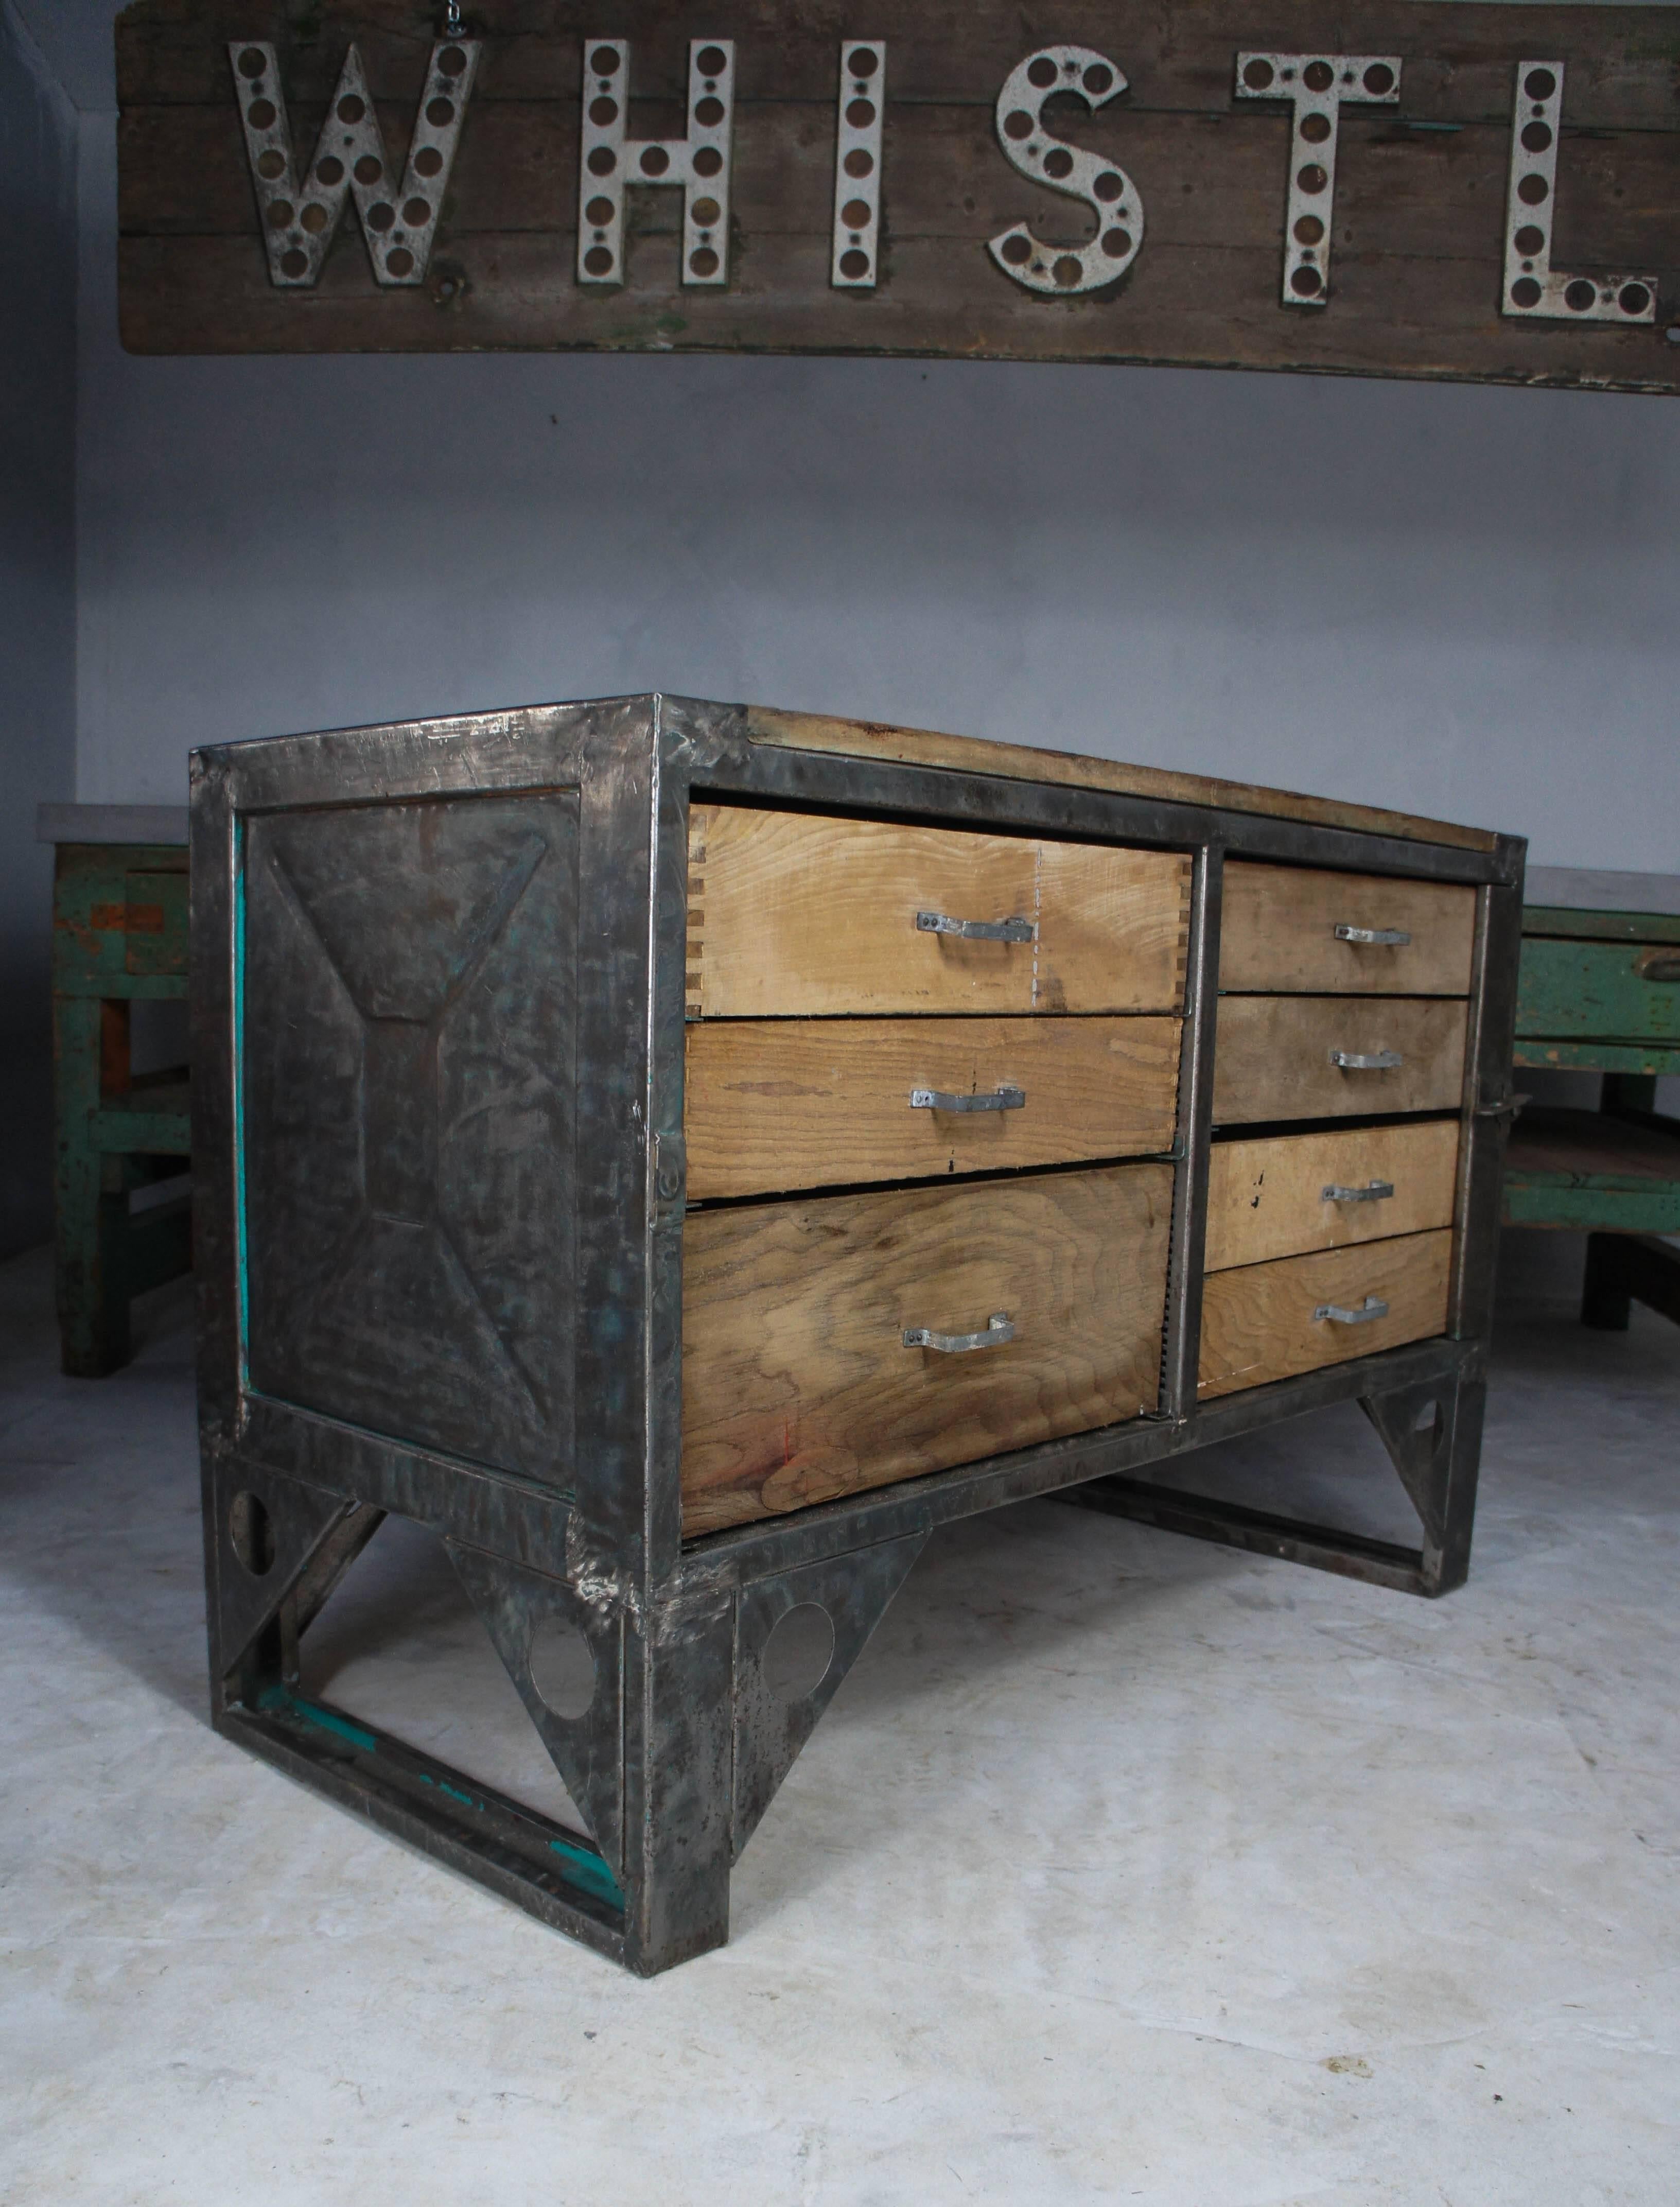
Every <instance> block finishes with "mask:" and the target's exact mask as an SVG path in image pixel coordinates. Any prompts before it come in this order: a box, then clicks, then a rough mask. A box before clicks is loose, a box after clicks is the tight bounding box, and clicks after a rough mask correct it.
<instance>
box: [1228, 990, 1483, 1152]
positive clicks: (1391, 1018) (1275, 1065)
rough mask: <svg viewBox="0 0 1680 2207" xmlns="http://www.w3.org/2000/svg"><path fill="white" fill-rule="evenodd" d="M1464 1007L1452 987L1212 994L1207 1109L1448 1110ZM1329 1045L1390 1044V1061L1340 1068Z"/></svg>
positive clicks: (1311, 1115)
mask: <svg viewBox="0 0 1680 2207" xmlns="http://www.w3.org/2000/svg"><path fill="white" fill-rule="evenodd" d="M1464 1028H1465V1008H1464V1006H1463V1004H1462V1002H1461V1001H1460V1000H1459V999H1458V998H1456V997H1453V996H1222V997H1221V998H1220V1000H1219V1021H1218V1035H1217V1042H1216V1044H1215V1049H1214V1061H1213V1066H1214V1071H1213V1115H1214V1118H1215V1120H1216V1121H1217V1122H1218V1123H1219V1124H1220V1125H1222V1126H1241V1125H1244V1124H1253V1123H1255V1122H1256V1121H1262V1120H1266V1119H1346V1118H1354V1117H1362V1116H1363V1115H1365V1114H1366V1113H1367V1112H1373V1113H1374V1112H1390V1111H1456V1110H1457V1109H1458V1108H1459V1105H1460V1103H1461V1102H1462V1097H1463V1087H1464ZM1332 1050H1345V1051H1347V1052H1348V1053H1349V1054H1350V1055H1353V1056H1359V1057H1373V1056H1380V1055H1381V1054H1383V1053H1384V1052H1385V1051H1390V1052H1393V1053H1394V1054H1395V1055H1396V1056H1398V1057H1399V1059H1400V1061H1401V1062H1400V1063H1399V1064H1398V1065H1396V1066H1390V1067H1386V1068H1380V1069H1378V1068H1372V1069H1369V1070H1365V1069H1355V1070H1348V1069H1344V1068H1342V1067H1341V1066H1338V1065H1337V1064H1336V1062H1334V1060H1333V1059H1332V1057H1331V1056H1330V1053H1331V1051H1332Z"/></svg>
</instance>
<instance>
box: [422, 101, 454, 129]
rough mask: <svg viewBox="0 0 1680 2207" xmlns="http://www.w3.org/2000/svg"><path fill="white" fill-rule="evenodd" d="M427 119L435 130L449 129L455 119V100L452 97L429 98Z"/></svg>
mask: <svg viewBox="0 0 1680 2207" xmlns="http://www.w3.org/2000/svg"><path fill="white" fill-rule="evenodd" d="M426 120H427V122H428V123H430V124H431V126H432V128H433V129H434V130H445V129H448V127H449V125H450V124H451V123H453V122H454V120H455V102H454V101H453V100H452V99H429V100H427V103H426Z"/></svg>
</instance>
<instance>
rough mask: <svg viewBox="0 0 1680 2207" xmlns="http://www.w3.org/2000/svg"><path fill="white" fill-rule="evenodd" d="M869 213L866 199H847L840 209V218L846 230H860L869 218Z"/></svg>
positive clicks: (868, 204)
mask: <svg viewBox="0 0 1680 2207" xmlns="http://www.w3.org/2000/svg"><path fill="white" fill-rule="evenodd" d="M869 218H870V203H869V201H868V200H847V201H846V205H845V206H843V207H842V208H841V209H840V220H841V221H842V222H843V223H844V224H846V228H847V229H848V230H862V229H863V227H864V224H865V223H867V222H868V220H869Z"/></svg>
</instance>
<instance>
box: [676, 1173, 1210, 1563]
mask: <svg viewBox="0 0 1680 2207" xmlns="http://www.w3.org/2000/svg"><path fill="white" fill-rule="evenodd" d="M1172 1179H1173V1175H1172V1167H1171V1166H1170V1165H1166V1164H1135V1165H1121V1166H1117V1167H1115V1168H1113V1169H1109V1170H1106V1171H1100V1172H1090V1173H1065V1174H1054V1175H1047V1176H1045V1177H1043V1178H1042V1179H1025V1180H1015V1181H980V1182H978V1183H976V1182H971V1183H969V1184H967V1185H966V1186H963V1187H954V1188H944V1187H931V1188H914V1189H907V1190H900V1191H896V1192H894V1193H882V1194H879V1195H854V1196H835V1197H829V1198H826V1199H818V1200H815V1201H805V1202H794V1203H784V1204H769V1205H752V1206H750V1207H749V1208H746V1209H743V1210H732V1211H731V1210H724V1211H697V1212H695V1213H693V1214H692V1215H691V1217H689V1218H688V1220H687V1221H686V1223H685V1226H684V1229H683V1473H682V1482H683V1532H684V1534H685V1537H687V1538H690V1539H692V1538H693V1537H694V1536H695V1535H696V1534H701V1533H708V1532H715V1531H717V1530H718V1529H719V1528H720V1527H722V1526H725V1525H738V1524H742V1523H744V1522H747V1521H748V1520H750V1519H752V1518H755V1517H762V1516H772V1515H774V1514H776V1513H778V1512H780V1511H782V1510H801V1509H804V1508H806V1507H807V1506H809V1505H810V1504H812V1503H816V1502H826V1501H830V1500H832V1499H833V1498H834V1497H835V1496H836V1495H840V1494H851V1493H855V1492H858V1491H859V1490H860V1489H862V1488H864V1487H869V1486H885V1485H887V1484H888V1482H889V1481H891V1480H896V1479H910V1478H914V1477H917V1476H918V1475H919V1474H922V1473H924V1472H930V1471H942V1470H944V1469H945V1468H948V1466H950V1465H952V1464H959V1463H966V1462H972V1461H973V1460H974V1459H975V1458H977V1457H979V1456H989V1455H992V1454H994V1453H995V1452H997V1451H999V1450H1005V1449H1014V1448H1025V1447H1028V1446H1031V1444H1033V1443H1035V1442H1038V1441H1046V1440H1054V1439H1055V1438H1057V1437H1058V1436H1059V1435H1061V1434H1063V1433H1075V1432H1085V1431H1087V1430H1089V1429H1091V1428H1092V1427H1095V1426H1106V1425H1116V1424H1120V1423H1121V1422H1123V1421H1125V1420H1129V1419H1132V1418H1135V1417H1137V1416H1138V1415H1139V1414H1140V1413H1141V1412H1143V1411H1144V1410H1146V1409H1154V1407H1155V1404H1156V1402H1157V1396H1158V1389H1159V1380H1160V1355H1161V1330H1162V1324H1163V1316H1164V1312H1165V1301H1166V1277H1167V1231H1168V1223H1169V1217H1170V1215H1171V1210H1172ZM1000 1312H1007V1314H1008V1316H1009V1319H1010V1320H1011V1322H1012V1323H1013V1326H1014V1329H1015V1332H1014V1338H1013V1340H1012V1341H1009V1342H1007V1343H1001V1344H1000V1345H999V1346H997V1347H995V1348H990V1347H989V1348H985V1349H978V1350H975V1351H972V1352H970V1353H967V1354H958V1355H942V1354H941V1353H939V1352H938V1351H936V1350H935V1349H920V1348H906V1346H905V1343H904V1334H905V1331H906V1329H908V1328H914V1327H921V1326H926V1327H931V1328H934V1329H936V1331H941V1332H948V1333H951V1334H965V1333H969V1332H974V1331H983V1329H984V1328H985V1327H986V1325H987V1323H988V1321H989V1319H990V1318H991V1317H992V1316H993V1315H994V1314H995V1313H1000Z"/></svg>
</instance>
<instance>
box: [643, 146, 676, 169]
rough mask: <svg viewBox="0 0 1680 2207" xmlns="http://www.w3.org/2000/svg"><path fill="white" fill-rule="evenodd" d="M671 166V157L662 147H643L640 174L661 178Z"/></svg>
mask: <svg viewBox="0 0 1680 2207" xmlns="http://www.w3.org/2000/svg"><path fill="white" fill-rule="evenodd" d="M670 166H671V156H670V155H669V154H668V153H667V152H666V150H665V148H664V147H663V146H644V147H643V148H642V173H643V176H663V175H664V174H665V172H666V170H667V169H668V168H669V167H670Z"/></svg>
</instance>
